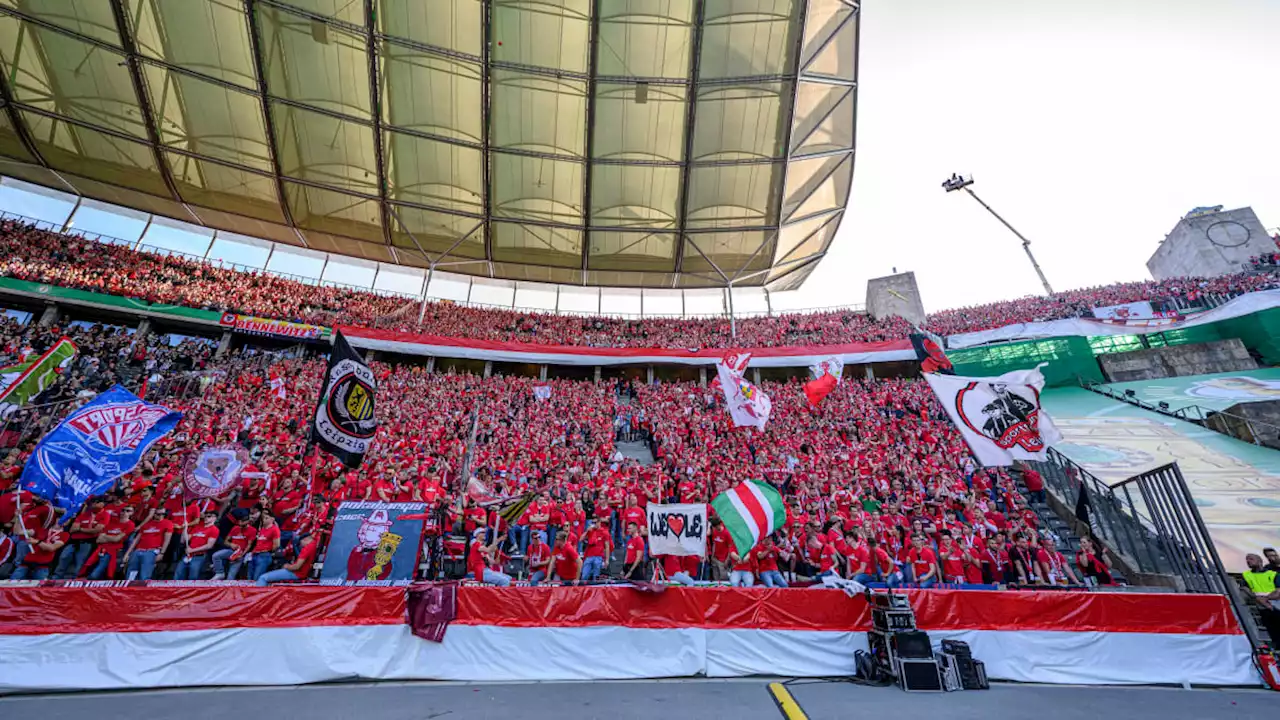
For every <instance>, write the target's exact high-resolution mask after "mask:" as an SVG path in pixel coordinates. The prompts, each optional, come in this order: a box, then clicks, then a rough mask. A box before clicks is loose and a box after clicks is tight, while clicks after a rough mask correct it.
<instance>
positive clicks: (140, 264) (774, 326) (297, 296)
mask: <svg viewBox="0 0 1280 720" xmlns="http://www.w3.org/2000/svg"><path fill="white" fill-rule="evenodd" d="M1258 267H1260V268H1262V271H1261V272H1259V271H1257V270H1255V271H1251V272H1246V273H1239V274H1236V275H1228V276H1220V277H1215V278H1186V279H1179V280H1166V281H1162V282H1154V281H1149V282H1138V283H1123V284H1117V285H1109V286H1104V287H1094V288H1085V289H1081V290H1070V291H1067V292H1062V293H1055V294H1053V295H1050V296H1047V297H1042V296H1034V297H1026V298H1020V299H1017V300H1010V301H1004V302H998V303H991V304H987V305H979V306H974V307H968V308H960V309H955V310H946V311H942V312H939V313H934V314H932V315H930V316H929V317H928V319H927V322H926V325H927V327H928V329H929V330H931V331H933V332H935V333H938V334H941V335H950V334H955V333H961V332H971V331H977V330H987V329H991V328H995V327H1000V326H1003V325H1008V324H1011V323H1022V322H1034V321H1043V320H1054V319H1060V318H1068V317H1078V316H1083V315H1088V314H1089V313H1090V311H1091V310H1092V309H1093V308H1095V307H1101V306H1107V305H1115V304H1120V303H1128V302H1136V301H1142V300H1152V301H1155V302H1171V301H1176V302H1177V303H1180V304H1182V305H1194V304H1195V303H1196V302H1197V301H1198V300H1199V299H1200V298H1201V297H1202V296H1204V295H1206V294H1212V295H1220V296H1230V295H1235V294H1239V293H1243V292H1250V291H1254V290H1260V289H1268V288H1274V287H1280V272H1277V268H1275V266H1274V257H1273V258H1272V264H1267V263H1266V262H1265V261H1263V262H1259V263H1258ZM0 277H12V278H17V279H20V280H29V281H35V282H43V283H49V284H54V285H60V286H64V287H70V288H76V289H81V290H89V291H95V292H103V293H110V294H113V295H120V296H125V297H132V298H139V299H142V300H147V301H152V302H162V303H168V304H176V305H185V306H190V307H195V308H203V309H208V310H216V311H220V312H227V311H230V312H237V313H243V314H249V315H257V316H262V317H268V318H274V319H281V320H291V321H297V322H305V323H313V324H321V325H334V324H342V325H358V326H365V327H378V328H383V329H391V330H398V331H405V332H418V333H425V334H429V335H438V336H447V337H457V338H465V339H475V340H501V341H515V342H525V343H534V344H541V345H580V346H591V347H674V348H714V347H727V346H729V345H731V344H732V345H737V346H740V347H773V346H788V345H790V346H797V345H818V344H838V343H851V342H868V341H878V340H889V339H900V338H903V337H905V336H906V335H907V334H908V333H909V332H910V331H911V327H910V325H909V324H908V323H907V322H906V321H904V320H902V319H900V318H897V317H889V318H884V319H880V320H876V319H873V318H871V317H870V316H868V315H867V314H865V313H861V312H856V311H853V310H834V311H824V312H811V313H787V314H779V315H773V316H767V317H751V318H743V319H741V320H739V321H738V322H737V327H736V332H737V335H736V337H731V332H730V325H729V322H728V320H727V319H726V318H723V317H713V318H644V319H624V318H615V317H598V316H592V317H582V316H575V315H560V314H554V313H538V312H526V311H517V310H502V309H494V308H480V307H472V306H467V305H461V304H457V303H452V302H448V301H432V302H429V303H427V307H426V310H425V313H424V314H423V315H422V318H421V320H419V306H418V303H416V302H415V301H413V300H411V299H408V298H405V297H400V296H391V295H380V294H376V293H373V292H370V291H366V290H358V289H353V288H339V287H334V286H318V285H311V284H308V283H304V282H301V281H299V280H293V279H287V278H283V277H280V276H277V275H273V274H269V273H264V272H243V271H240V270H233V269H230V268H226V267H222V266H221V264H220V263H210V262H205V261H201V260H197V259H194V258H189V257H183V256H178V255H163V254H157V253H151V252H145V251H138V250H134V249H132V248H130V247H126V246H123V245H108V244H104V243H99V242H94V241H89V240H85V239H83V238H80V237H78V236H74V235H62V234H58V233H54V232H49V231H45V230H41V229H38V228H36V227H34V226H30V225H25V224H22V223H19V222H16V221H14V220H11V219H9V220H3V221H0Z"/></svg>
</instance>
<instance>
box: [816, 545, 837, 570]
mask: <svg viewBox="0 0 1280 720" xmlns="http://www.w3.org/2000/svg"><path fill="white" fill-rule="evenodd" d="M839 554H840V551H838V550H836V546H835V545H832V544H831V543H827V544H825V545H823V546H822V553H821V554H820V555H818V572H820V573H824V572H826V571H828V570H830V569H832V568H834V567H835V566H836V556H837V555H839Z"/></svg>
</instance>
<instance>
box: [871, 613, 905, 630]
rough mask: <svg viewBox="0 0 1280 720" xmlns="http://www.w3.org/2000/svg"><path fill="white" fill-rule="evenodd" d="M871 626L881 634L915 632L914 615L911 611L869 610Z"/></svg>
mask: <svg viewBox="0 0 1280 720" xmlns="http://www.w3.org/2000/svg"><path fill="white" fill-rule="evenodd" d="M871 626H872V627H874V628H875V629H876V630H880V631H881V632H897V631H899V630H915V629H916V614H915V613H914V612H912V611H911V610H886V609H884V608H871Z"/></svg>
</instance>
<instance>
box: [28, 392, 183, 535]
mask: <svg viewBox="0 0 1280 720" xmlns="http://www.w3.org/2000/svg"><path fill="white" fill-rule="evenodd" d="M181 419H182V413H180V412H176V411H174V410H170V409H169V408H167V407H164V406H162V405H152V404H151V403H147V402H143V401H142V400H139V399H138V397H137V396H136V395H134V394H133V393H131V392H129V391H128V390H125V389H124V388H123V387H121V386H119V385H116V386H115V387H112V388H111V389H110V390H107V391H106V392H103V393H100V394H99V395H98V396H97V397H96V398H94V399H93V400H91V401H90V402H88V403H87V404H85V405H84V406H83V407H81V408H79V409H78V410H76V411H75V412H72V413H71V414H70V415H68V416H67V417H66V419H65V420H63V421H62V423H61V424H59V425H58V427H56V428H54V429H53V430H52V431H50V432H49V434H47V435H45V436H44V438H43V439H42V440H41V441H40V444H39V445H36V451H35V452H34V453H32V454H31V458H30V459H28V460H27V465H26V467H24V468H23V469H22V488H23V489H24V490H30V491H31V492H32V493H34V494H36V495H39V496H40V497H42V498H45V499H46V500H48V501H49V503H50V504H52V505H53V506H54V507H60V508H64V509H65V510H66V511H67V512H68V513H75V512H77V511H79V509H80V507H81V506H82V505H84V503H85V501H86V500H88V499H89V498H90V497H93V496H94V495H100V494H102V493H104V492H106V491H107V490H110V489H111V485H112V483H114V482H115V480H116V478H118V477H120V476H121V475H124V474H125V473H127V472H130V471H132V470H133V469H134V468H135V467H137V466H138V463H139V462H141V460H142V456H143V454H144V453H146V452H147V450H148V449H150V447H151V446H152V445H154V444H155V442H156V441H157V440H159V439H160V438H162V437H164V436H165V435H168V434H169V433H170V432H172V431H173V428H174V427H176V426H177V424H178V421H179V420H181Z"/></svg>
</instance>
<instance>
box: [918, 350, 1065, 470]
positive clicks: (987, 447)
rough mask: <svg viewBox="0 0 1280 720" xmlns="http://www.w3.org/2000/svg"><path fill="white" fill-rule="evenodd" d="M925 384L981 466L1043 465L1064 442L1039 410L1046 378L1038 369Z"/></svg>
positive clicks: (932, 376)
mask: <svg viewBox="0 0 1280 720" xmlns="http://www.w3.org/2000/svg"><path fill="white" fill-rule="evenodd" d="M924 378H925V380H927V381H928V382H929V386H930V387H932V388H933V392H934V393H935V394H937V396H938V400H940V401H941V402H942V406H943V407H944V408H946V411H947V415H950V416H951V421H952V422H953V423H955V426H956V429H957V430H959V431H960V435H961V436H962V437H964V441H965V442H966V443H967V444H968V445H969V449H970V450H972V451H973V454H974V457H976V458H977V459H978V462H980V463H982V464H983V465H986V466H988V467H991V466H995V465H1012V464H1013V461H1014V460H1044V459H1045V457H1046V453H1047V452H1048V448H1049V446H1050V445H1053V444H1054V443H1056V442H1058V441H1059V440H1061V439H1062V433H1060V432H1058V428H1057V427H1055V426H1054V424H1053V420H1051V419H1050V418H1049V416H1048V415H1047V414H1045V412H1044V410H1043V409H1042V408H1041V407H1040V391H1041V390H1043V389H1044V376H1043V375H1041V374H1040V368H1039V366H1037V367H1036V368H1035V369H1034V370H1015V371H1013V372H1008V373H1005V374H1004V375H1001V376H999V377H993V378H979V377H961V376H958V375H942V374H939V373H925V375H924Z"/></svg>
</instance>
